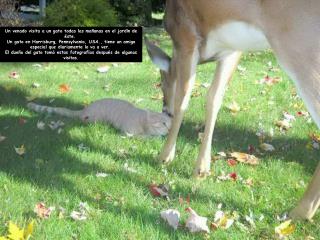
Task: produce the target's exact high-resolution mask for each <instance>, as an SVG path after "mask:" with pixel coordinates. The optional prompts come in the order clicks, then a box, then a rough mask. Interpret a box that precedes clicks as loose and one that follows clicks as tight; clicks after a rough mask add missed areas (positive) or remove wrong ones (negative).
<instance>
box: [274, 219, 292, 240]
mask: <svg viewBox="0 0 320 240" xmlns="http://www.w3.org/2000/svg"><path fill="white" fill-rule="evenodd" d="M291 221H292V220H287V221H285V222H283V223H281V224H280V225H279V226H277V227H276V228H275V233H276V235H277V237H278V238H279V239H284V238H285V237H287V236H289V235H291V234H292V233H293V232H294V230H295V229H296V227H295V225H294V224H291Z"/></svg>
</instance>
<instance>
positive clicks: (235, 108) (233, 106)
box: [228, 101, 240, 114]
mask: <svg viewBox="0 0 320 240" xmlns="http://www.w3.org/2000/svg"><path fill="white" fill-rule="evenodd" d="M228 109H229V110H230V111H231V113H233V114H235V113H237V112H239V111H240V106H239V104H238V103H237V102H236V101H233V102H232V103H231V104H230V105H229V106H228Z"/></svg>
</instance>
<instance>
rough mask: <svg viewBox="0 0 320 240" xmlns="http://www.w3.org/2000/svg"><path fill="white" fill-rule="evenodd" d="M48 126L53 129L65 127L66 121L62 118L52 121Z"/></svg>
mask: <svg viewBox="0 0 320 240" xmlns="http://www.w3.org/2000/svg"><path fill="white" fill-rule="evenodd" d="M48 126H49V127H50V128H51V129H52V130H56V129H57V128H60V127H63V126H64V122H62V121H61V120H58V121H56V122H55V121H51V122H50V123H49V124H48Z"/></svg>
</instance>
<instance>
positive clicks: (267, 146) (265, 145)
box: [260, 143, 275, 152]
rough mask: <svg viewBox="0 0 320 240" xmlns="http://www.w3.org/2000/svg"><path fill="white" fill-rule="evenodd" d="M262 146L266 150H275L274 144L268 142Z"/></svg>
mask: <svg viewBox="0 0 320 240" xmlns="http://www.w3.org/2000/svg"><path fill="white" fill-rule="evenodd" d="M260 148H261V149H262V150H263V151H265V152H273V151H274V150H275V148H274V146H272V145H271V144H268V143H262V144H260Z"/></svg>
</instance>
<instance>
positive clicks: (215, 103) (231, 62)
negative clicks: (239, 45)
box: [194, 52, 241, 178]
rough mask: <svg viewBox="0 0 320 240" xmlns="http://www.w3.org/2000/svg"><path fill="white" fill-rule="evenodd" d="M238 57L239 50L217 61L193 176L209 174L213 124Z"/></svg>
mask: <svg viewBox="0 0 320 240" xmlns="http://www.w3.org/2000/svg"><path fill="white" fill-rule="evenodd" d="M240 57H241V52H234V53H231V54H229V55H227V56H226V57H224V59H222V60H220V61H218V63H217V69H216V72H215V76H214V80H213V82H212V84H211V86H210V88H209V91H208V95H207V104H206V125H205V130H204V137H203V140H202V144H201V148H200V152H199V155H198V159H197V163H196V168H195V171H194V175H195V177H199V178H202V177H206V176H208V175H210V162H211V143H212V133H213V130H214V125H215V122H216V119H217V115H218V112H219V109H220V107H221V104H222V99H223V96H224V93H225V89H226V86H227V83H228V81H229V80H230V78H231V77H232V74H233V72H234V70H235V69H236V66H237V64H238V61H239V59H240Z"/></svg>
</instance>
